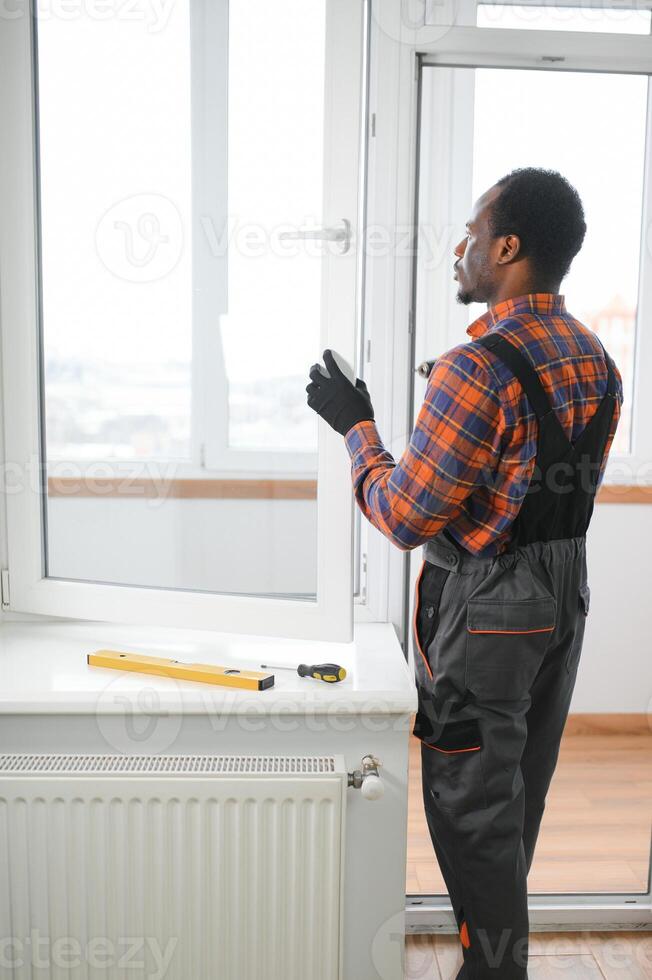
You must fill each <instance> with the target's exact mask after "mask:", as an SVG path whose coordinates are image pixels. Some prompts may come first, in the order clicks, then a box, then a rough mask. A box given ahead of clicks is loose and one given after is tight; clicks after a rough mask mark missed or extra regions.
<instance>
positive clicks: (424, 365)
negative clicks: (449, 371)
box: [414, 361, 435, 378]
mask: <svg viewBox="0 0 652 980" xmlns="http://www.w3.org/2000/svg"><path fill="white" fill-rule="evenodd" d="M434 363H435V362H434V361H422V362H421V364H419V365H418V366H417V367H415V369H414V370H415V371H416V373H417V374H420V375H421V377H422V378H427V377H428V376H429V375H430V372H431V371H432V366H433V364H434Z"/></svg>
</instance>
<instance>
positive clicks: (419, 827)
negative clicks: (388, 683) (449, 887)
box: [406, 726, 652, 978]
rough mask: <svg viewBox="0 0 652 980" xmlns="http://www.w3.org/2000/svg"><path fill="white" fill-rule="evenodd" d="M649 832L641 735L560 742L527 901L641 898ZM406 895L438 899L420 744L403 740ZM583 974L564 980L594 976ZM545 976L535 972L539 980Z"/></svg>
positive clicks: (645, 744)
mask: <svg viewBox="0 0 652 980" xmlns="http://www.w3.org/2000/svg"><path fill="white" fill-rule="evenodd" d="M567 727H568V726H567ZM651 829H652V732H651V731H650V730H649V728H648V731H647V733H636V734H622V733H618V732H616V733H614V734H565V735H564V738H563V739H562V743H561V747H560V751H559V761H558V763H557V769H556V771H555V775H554V776H553V780H552V784H551V787H550V791H549V793H548V798H547V801H546V809H545V812H544V815H543V821H542V824H541V830H540V833H539V839H538V842H537V849H536V851H535V856H534V861H533V864H532V868H531V869H530V874H529V877H528V890H529V893H530V894H531V895H532V894H536V893H539V894H545V893H551V892H643V893H645V892H646V891H647V887H648V884H647V880H648V871H649V864H650V834H651ZM406 890H407V892H408V894H431V895H432V894H434V895H445V894H446V889H445V885H444V881H443V879H442V877H441V873H440V871H439V867H438V865H437V860H436V858H435V854H434V851H433V849H432V842H431V840H430V835H429V833H428V827H427V824H426V820H425V816H424V813H423V800H422V795H421V755H420V742H419V741H418V739H417V738H416V737H414V736H411V737H410V786H409V802H408V854H407V880H406ZM540 935H541V934H540ZM609 935H613V934H609ZM442 938H445V937H442ZM453 938H454V937H453ZM650 941H651V942H652V939H651V940H650ZM592 955H593V956H595V954H592ZM651 955H652V954H651ZM590 969H591V967H587V968H586V970H585V972H583V973H577V974H575V973H571V974H566V976H572V977H575V976H577V977H587V978H588V977H593V976H601V974H600V973H595V972H594V973H591V972H590ZM587 971H589V972H587ZM417 975H418V974H417ZM552 975H553V974H549V973H546V972H541V977H548V976H552ZM648 975H649V974H641V976H648ZM425 976H428V974H427V973H426V974H425ZM434 976H435V977H436V976H437V974H435V975H434ZM533 976H539V974H533ZM610 976H614V977H620V976H622V977H623V978H624V977H632V978H633V977H634V976H638V974H628V973H623V974H618V973H612V974H610Z"/></svg>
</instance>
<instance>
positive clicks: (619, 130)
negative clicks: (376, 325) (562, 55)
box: [469, 68, 647, 452]
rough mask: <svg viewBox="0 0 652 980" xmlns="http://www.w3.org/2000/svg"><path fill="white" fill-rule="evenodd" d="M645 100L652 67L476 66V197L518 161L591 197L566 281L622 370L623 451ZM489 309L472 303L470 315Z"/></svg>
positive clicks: (624, 447)
mask: <svg viewBox="0 0 652 980" xmlns="http://www.w3.org/2000/svg"><path fill="white" fill-rule="evenodd" d="M507 102H509V118H510V125H509V126H508V127H506V126H504V125H501V123H502V119H503V113H504V108H503V107H504V106H505V105H506V104H507ZM646 105H647V77H646V76H640V75H612V74H598V73H593V72H562V71H554V72H553V71H549V72H543V71H521V70H516V69H494V68H478V69H475V106H474V131H473V200H476V199H477V198H478V197H479V196H480V194H482V192H483V191H485V190H486V189H487V188H489V187H490V186H491V185H492V184H494V183H495V182H496V180H498V179H499V178H500V177H502V176H504V175H505V174H507V173H509V171H510V170H513V169H515V168H516V167H549V168H551V169H554V170H558V171H559V172H560V173H562V174H563V175H564V176H565V177H567V178H568V180H569V181H570V182H571V183H572V184H573V185H574V186H575V187H576V188H577V190H578V192H579V194H580V197H581V198H582V203H583V205H584V211H585V216H586V224H587V233H586V237H585V239H584V244H583V245H582V248H581V250H580V252H579V253H578V254H577V255H576V257H575V259H574V260H573V264H572V265H571V268H570V272H569V273H568V275H567V276H566V278H565V279H564V280H562V283H561V287H560V290H561V292H562V293H563V294H564V295H565V297H566V305H567V308H568V310H569V311H570V313H572V314H573V316H575V317H577V318H578V319H579V320H581V321H582V322H583V323H584V324H585V325H586V326H588V327H590V328H591V330H593V331H595V333H597V334H598V336H599V337H600V339H601V340H602V341H603V343H604V345H605V347H606V348H607V350H608V351H609V352H610V353H611V354H612V356H613V357H614V359H615V361H616V363H617V364H618V368H619V370H620V372H621V374H622V378H623V389H624V395H625V402H624V404H623V414H622V417H621V421H620V423H619V426H618V430H617V433H616V438H615V440H614V446H613V449H614V451H617V452H628V451H630V432H631V419H632V405H633V399H634V395H635V393H634V391H633V387H632V380H633V371H634V339H635V333H636V308H637V297H638V281H639V262H640V239H641V214H642V207H643V178H644V166H645V121H646ZM623 106H627V111H626V112H623ZM499 128H500V132H501V136H500V139H499V140H497V139H496V131H497V129H499ZM553 133H554V139H551V134H553ZM485 309H486V307H484V306H482V307H481V306H480V305H479V304H477V303H473V304H471V305H470V306H469V322H471V320H473V319H475V317H477V316H479V315H480V313H482V312H484V310H485Z"/></svg>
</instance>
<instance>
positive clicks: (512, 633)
mask: <svg viewBox="0 0 652 980" xmlns="http://www.w3.org/2000/svg"><path fill="white" fill-rule="evenodd" d="M555 621H556V602H555V599H554V598H553V596H540V597H539V598H533V599H469V600H468V603H467V623H466V629H467V636H466V686H467V687H468V689H469V690H470V691H472V692H473V694H475V695H477V696H478V697H480V698H487V699H489V700H498V701H500V700H513V699H522V698H525V697H527V695H528V692H529V690H530V687H531V686H532V683H533V682H534V678H535V677H536V675H537V673H538V671H539V668H540V667H541V663H542V661H543V657H544V655H545V652H546V649H547V647H548V644H549V642H550V638H551V636H552V633H553V630H554V628H555Z"/></svg>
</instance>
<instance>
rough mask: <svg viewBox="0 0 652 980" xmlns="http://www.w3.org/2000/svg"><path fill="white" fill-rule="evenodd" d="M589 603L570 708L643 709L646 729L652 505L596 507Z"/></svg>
mask: <svg viewBox="0 0 652 980" xmlns="http://www.w3.org/2000/svg"><path fill="white" fill-rule="evenodd" d="M586 553H587V566H588V582H589V587H590V589H591V605H590V609H589V615H588V619H587V623H586V632H585V635H584V646H583V648H582V657H581V660H580V665H579V668H578V673H577V681H576V685H575V691H574V693H573V700H572V702H571V707H570V710H571V711H577V712H592V711H595V712H603V711H604V712H608V711H612V712H646V713H648V714H649V717H650V728H651V730H652V713H651V712H652V618H651V615H650V613H651V612H652V506H650V505H648V504H596V505H595V508H594V511H593V518H592V520H591V526H590V527H589V530H588V534H587V546H586Z"/></svg>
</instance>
